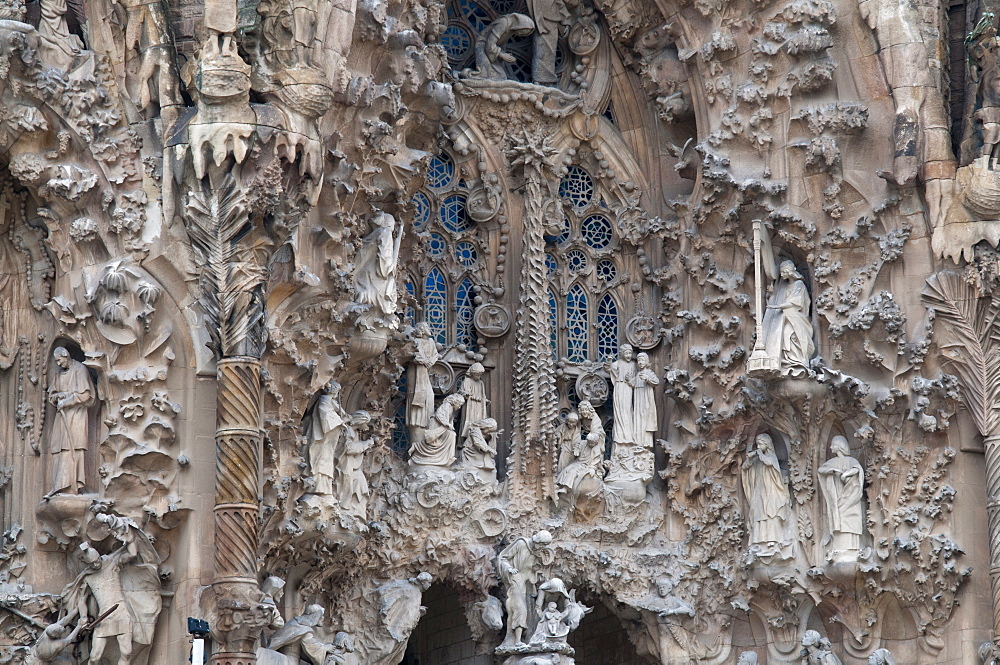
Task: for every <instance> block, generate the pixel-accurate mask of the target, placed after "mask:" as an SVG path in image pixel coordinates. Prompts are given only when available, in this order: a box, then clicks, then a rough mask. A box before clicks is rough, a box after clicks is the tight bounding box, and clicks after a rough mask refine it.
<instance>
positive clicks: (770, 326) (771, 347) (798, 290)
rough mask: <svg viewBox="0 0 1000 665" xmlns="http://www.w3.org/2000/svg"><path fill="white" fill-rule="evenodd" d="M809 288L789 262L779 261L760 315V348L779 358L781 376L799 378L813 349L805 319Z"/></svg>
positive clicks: (807, 323)
mask: <svg viewBox="0 0 1000 665" xmlns="http://www.w3.org/2000/svg"><path fill="white" fill-rule="evenodd" d="M809 303H810V300H809V291H808V290H807V289H806V284H805V282H803V281H802V275H800V274H799V272H798V271H797V270H796V269H795V264H794V263H792V262H791V261H782V262H781V268H780V270H779V276H778V279H777V280H776V283H775V286H774V293H772V294H771V299H770V301H769V302H768V303H767V312H766V313H765V314H764V325H763V328H764V347H765V348H766V349H767V353H768V355H769V356H771V357H774V358H778V359H779V360H780V365H779V367H780V371H781V374H782V375H785V376H792V377H802V376H806V375H807V374H808V373H809V360H810V359H811V358H812V356H813V352H814V351H815V350H816V347H815V344H814V343H813V329H812V321H811V320H810V318H809Z"/></svg>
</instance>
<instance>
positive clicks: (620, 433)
mask: <svg viewBox="0 0 1000 665" xmlns="http://www.w3.org/2000/svg"><path fill="white" fill-rule="evenodd" d="M607 369H608V374H610V375H611V382H612V384H613V386H614V389H613V392H612V400H613V406H614V415H615V424H614V427H613V428H612V430H611V436H612V439H613V440H614V442H615V443H616V444H618V443H635V433H634V431H633V429H634V427H635V417H634V413H635V411H634V409H635V406H634V393H635V375H636V373H637V372H638V367H637V365H636V363H635V361H634V360H633V359H632V345H631V344H622V345H621V346H619V347H618V358H617V360H615V361H613V362H611V363H609V364H608V368H607Z"/></svg>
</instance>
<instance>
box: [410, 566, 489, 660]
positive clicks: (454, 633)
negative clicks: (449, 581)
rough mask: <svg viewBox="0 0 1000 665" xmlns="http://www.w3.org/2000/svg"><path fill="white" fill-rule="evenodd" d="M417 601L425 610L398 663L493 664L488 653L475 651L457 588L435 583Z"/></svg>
mask: <svg viewBox="0 0 1000 665" xmlns="http://www.w3.org/2000/svg"><path fill="white" fill-rule="evenodd" d="M421 603H422V604H423V605H424V607H426V608H427V612H426V613H425V614H424V616H423V617H421V618H420V623H418V624H417V627H416V629H415V630H414V631H413V634H412V635H410V641H409V642H408V643H407V645H406V653H405V655H404V656H403V660H402V661H400V665H493V656H492V655H491V654H483V655H476V642H475V640H474V639H473V638H472V631H471V630H470V629H469V623H468V620H467V619H466V617H465V608H464V607H463V606H462V602H461V601H460V600H459V596H458V592H456V591H455V590H453V589H450V588H449V587H447V586H445V585H443V584H435V585H433V586H432V587H431V588H430V589H428V590H427V591H426V592H425V593H424V596H423V599H422V600H421Z"/></svg>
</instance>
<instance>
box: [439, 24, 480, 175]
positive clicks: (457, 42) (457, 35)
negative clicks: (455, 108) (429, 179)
mask: <svg viewBox="0 0 1000 665" xmlns="http://www.w3.org/2000/svg"><path fill="white" fill-rule="evenodd" d="M441 46H443V47H444V50H445V51H446V52H447V53H448V60H450V61H451V62H453V63H461V62H462V61H463V60H465V58H466V57H467V56H468V55H469V49H471V48H472V35H470V34H469V31H468V29H467V28H466V27H465V26H463V25H459V24H457V23H450V24H449V25H448V28H447V29H446V30H445V31H444V34H442V35H441ZM431 186H432V187H433V185H431Z"/></svg>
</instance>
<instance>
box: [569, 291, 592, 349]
mask: <svg viewBox="0 0 1000 665" xmlns="http://www.w3.org/2000/svg"><path fill="white" fill-rule="evenodd" d="M587 319H588V316H587V293H586V292H585V291H584V290H583V287H582V286H580V285H579V284H576V285H574V286H573V287H571V288H570V290H569V293H567V294H566V358H567V359H568V360H569V361H570V362H574V363H582V362H585V361H586V360H587V348H588V346H589V341H590V339H589V338H590V334H589V333H590V331H589V330H588V329H587Z"/></svg>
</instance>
